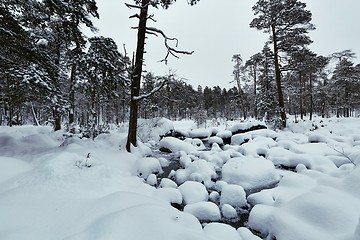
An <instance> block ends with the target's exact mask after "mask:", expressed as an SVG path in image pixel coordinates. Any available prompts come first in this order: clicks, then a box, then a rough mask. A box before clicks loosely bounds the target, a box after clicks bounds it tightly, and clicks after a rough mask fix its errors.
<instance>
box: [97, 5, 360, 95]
mask: <svg viewBox="0 0 360 240" xmlns="http://www.w3.org/2000/svg"><path fill="white" fill-rule="evenodd" d="M97 2H98V7H99V13H100V20H94V23H95V25H96V26H97V27H98V28H99V30H100V31H99V33H98V34H97V35H102V36H104V37H111V38H113V39H114V40H115V41H116V43H117V44H118V47H119V50H120V52H123V44H125V45H126V49H127V52H128V53H132V52H133V51H134V49H135V46H136V34H137V32H136V30H132V29H131V27H132V26H137V19H134V18H133V19H129V16H131V15H133V14H134V13H137V12H138V11H137V10H135V9H132V10H131V9H128V8H127V7H126V6H125V4H124V3H125V2H128V3H133V1H132V0H129V1H124V0H99V1H97ZM256 2H257V1H256V0H223V1H219V0H217V1H216V0H201V1H200V2H199V3H198V4H197V5H195V6H192V7H191V6H189V5H187V1H186V0H178V1H177V2H176V3H175V4H173V5H172V6H170V8H169V9H168V10H164V9H161V8H159V10H157V9H154V8H150V14H154V15H155V16H154V18H155V19H156V20H157V22H156V23H155V22H151V21H150V22H149V23H148V26H152V27H156V28H159V29H162V30H163V31H164V32H165V33H166V34H167V35H168V36H169V37H176V38H178V40H179V49H180V50H188V51H194V54H193V55H191V56H188V55H180V59H176V58H173V57H169V62H168V64H167V65H165V64H164V63H160V62H159V60H161V59H163V58H164V57H165V55H166V49H165V47H164V44H163V39H162V38H161V37H155V36H149V38H148V40H147V44H146V47H145V48H146V51H147V53H146V54H145V63H146V66H145V70H148V71H152V72H154V73H155V74H158V75H164V74H166V73H168V72H169V70H170V69H171V70H172V71H175V72H176V74H177V75H178V76H179V77H182V78H186V79H188V81H187V82H188V83H189V84H191V85H193V87H195V88H196V87H197V86H198V85H202V86H209V87H213V86H216V85H218V86H220V87H222V88H223V87H225V88H229V87H232V86H234V83H230V82H231V81H232V79H233V76H232V70H233V65H234V63H233V62H232V61H231V57H232V55H233V54H238V53H239V54H241V56H242V58H243V60H244V61H246V60H247V59H248V58H249V57H250V56H252V55H253V54H255V53H257V52H259V51H261V49H262V47H263V45H264V42H265V41H266V40H267V38H268V36H267V34H265V33H262V32H260V31H257V30H256V29H253V28H250V27H249V23H250V22H251V20H252V19H253V18H254V15H253V11H252V10H251V7H252V6H253V5H255V3H256ZM303 2H306V3H307V9H308V10H310V11H311V12H312V14H313V21H312V23H313V24H315V26H316V30H314V31H312V32H311V33H310V37H311V39H312V40H313V41H314V43H313V44H311V45H310V49H311V50H313V51H314V52H315V53H317V54H320V55H325V56H327V55H329V54H331V53H333V52H338V51H342V50H346V49H351V50H353V51H354V52H355V53H356V56H357V57H358V58H357V59H355V60H354V62H355V63H359V62H360V61H359V58H360V26H359V25H360V1H358V0H342V1H339V0H303Z"/></svg>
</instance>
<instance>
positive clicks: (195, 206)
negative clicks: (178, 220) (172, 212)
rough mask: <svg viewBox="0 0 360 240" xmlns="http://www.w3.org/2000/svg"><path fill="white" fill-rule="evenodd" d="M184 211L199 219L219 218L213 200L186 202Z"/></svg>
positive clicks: (215, 219) (213, 219)
mask: <svg viewBox="0 0 360 240" xmlns="http://www.w3.org/2000/svg"><path fill="white" fill-rule="evenodd" d="M184 212H187V213H190V214H192V215H194V216H195V217H196V218H197V219H199V221H219V220H220V219H221V214H220V210H219V207H218V206H217V205H216V204H215V203H213V202H196V203H192V204H187V205H186V206H185V207H184Z"/></svg>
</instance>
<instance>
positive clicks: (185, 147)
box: [159, 137, 197, 153]
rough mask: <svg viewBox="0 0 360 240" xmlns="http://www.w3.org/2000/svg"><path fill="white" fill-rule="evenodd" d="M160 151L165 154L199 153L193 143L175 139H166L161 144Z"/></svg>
mask: <svg viewBox="0 0 360 240" xmlns="http://www.w3.org/2000/svg"><path fill="white" fill-rule="evenodd" d="M159 149H160V150H161V151H164V152H173V153H176V152H179V151H184V152H185V153H191V152H195V151H197V148H196V147H195V146H194V145H192V144H191V143H188V142H184V141H182V140H180V139H177V138H174V137H165V138H163V139H162V140H161V141H160V142H159Z"/></svg>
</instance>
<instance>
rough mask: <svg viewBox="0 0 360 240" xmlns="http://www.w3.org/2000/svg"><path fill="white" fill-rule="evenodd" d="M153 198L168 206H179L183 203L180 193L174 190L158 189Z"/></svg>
mask: <svg viewBox="0 0 360 240" xmlns="http://www.w3.org/2000/svg"><path fill="white" fill-rule="evenodd" d="M154 196H155V197H156V198H159V199H161V200H164V201H166V202H168V203H170V204H172V203H177V204H181V203H182V201H183V199H182V195H181V192H180V191H179V190H178V189H176V188H158V189H156V191H155V192H154Z"/></svg>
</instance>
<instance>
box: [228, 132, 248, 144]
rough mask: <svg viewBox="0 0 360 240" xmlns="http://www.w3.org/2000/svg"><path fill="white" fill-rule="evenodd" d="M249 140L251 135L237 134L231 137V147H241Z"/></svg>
mask: <svg viewBox="0 0 360 240" xmlns="http://www.w3.org/2000/svg"><path fill="white" fill-rule="evenodd" d="M250 139H251V135H250V134H247V133H238V134H235V135H233V136H232V137H231V144H232V145H241V144H243V143H246V142H248V141H249V140H250Z"/></svg>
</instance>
